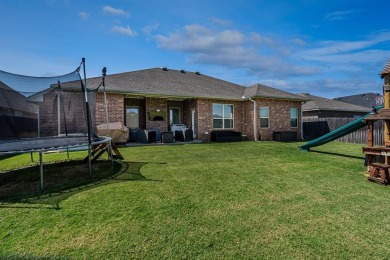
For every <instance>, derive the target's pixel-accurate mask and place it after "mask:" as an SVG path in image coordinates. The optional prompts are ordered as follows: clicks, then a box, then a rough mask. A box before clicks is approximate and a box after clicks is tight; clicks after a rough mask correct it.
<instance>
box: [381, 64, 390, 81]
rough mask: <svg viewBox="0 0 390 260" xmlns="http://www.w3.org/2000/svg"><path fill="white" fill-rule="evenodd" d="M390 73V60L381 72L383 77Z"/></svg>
mask: <svg viewBox="0 0 390 260" xmlns="http://www.w3.org/2000/svg"><path fill="white" fill-rule="evenodd" d="M389 73H390V60H389V61H388V62H387V64H386V66H385V67H384V68H383V70H382V71H381V72H380V73H379V75H380V76H381V78H383V77H384V76H385V75H386V74H389Z"/></svg>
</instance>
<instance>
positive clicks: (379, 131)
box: [303, 117, 383, 145]
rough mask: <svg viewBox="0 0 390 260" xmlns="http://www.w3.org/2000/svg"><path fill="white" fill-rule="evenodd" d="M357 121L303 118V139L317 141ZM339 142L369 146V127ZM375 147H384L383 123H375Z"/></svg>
mask: <svg viewBox="0 0 390 260" xmlns="http://www.w3.org/2000/svg"><path fill="white" fill-rule="evenodd" d="M354 120H356V119H353V118H334V117H328V118H303V138H304V139H305V140H307V141H310V140H313V139H316V138H318V137H320V136H322V135H324V134H327V133H329V132H331V131H333V130H335V129H337V128H340V127H342V126H344V125H346V124H348V123H350V122H352V121H354ZM336 141H338V142H346V143H355V144H367V126H366V127H363V128H361V129H359V130H356V131H354V132H352V133H350V134H348V135H345V136H343V137H341V138H339V139H336ZM374 145H383V121H382V120H378V121H376V122H375V123H374Z"/></svg>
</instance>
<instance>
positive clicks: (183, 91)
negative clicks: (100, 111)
mask: <svg viewBox="0 0 390 260" xmlns="http://www.w3.org/2000/svg"><path fill="white" fill-rule="evenodd" d="M101 82H102V78H101V77H96V78H90V79H87V87H88V88H96V87H97V86H99V85H100V84H101ZM105 86H106V91H107V92H117V93H127V94H133V95H151V96H169V97H181V98H215V99H228V100H242V97H243V96H245V97H246V98H248V97H266V98H276V99H292V100H305V99H304V98H302V97H300V96H297V95H295V94H291V93H288V92H285V91H281V90H277V89H274V88H270V87H266V86H263V85H260V84H257V85H254V86H251V87H248V88H247V87H244V86H241V85H238V84H234V83H231V82H228V81H225V80H221V79H217V78H213V77H210V76H207V75H203V74H201V73H198V72H189V71H184V70H173V69H166V68H152V69H145V70H138V71H131V72H124V73H118V74H110V75H107V76H106V78H105ZM63 87H76V84H75V85H74V86H73V85H72V84H67V85H64V84H63Z"/></svg>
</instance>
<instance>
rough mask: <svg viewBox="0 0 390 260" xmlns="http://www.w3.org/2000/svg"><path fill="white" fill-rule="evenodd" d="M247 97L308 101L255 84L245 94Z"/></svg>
mask: <svg viewBox="0 0 390 260" xmlns="http://www.w3.org/2000/svg"><path fill="white" fill-rule="evenodd" d="M244 96H245V97H253V98H255V97H258V98H276V99H289V100H296V101H306V100H308V99H307V98H305V97H302V96H299V95H296V94H292V93H289V92H286V91H283V90H279V89H276V88H271V87H268V86H265V85H261V84H255V85H253V86H250V87H248V88H246V90H245V92H244Z"/></svg>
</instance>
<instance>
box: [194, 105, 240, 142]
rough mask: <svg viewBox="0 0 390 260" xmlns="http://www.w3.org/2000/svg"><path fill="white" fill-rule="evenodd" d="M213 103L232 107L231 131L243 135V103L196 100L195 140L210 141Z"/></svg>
mask: <svg viewBox="0 0 390 260" xmlns="http://www.w3.org/2000/svg"><path fill="white" fill-rule="evenodd" d="M213 103H218V104H231V105H233V106H234V115H233V116H234V128H233V130H235V131H238V132H242V133H244V130H245V129H244V121H245V119H244V106H245V105H244V102H240V101H224V100H215V99H199V100H197V109H196V114H197V119H198V126H197V134H198V135H197V139H200V140H203V141H210V136H211V132H212V131H213V130H223V129H213Z"/></svg>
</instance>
